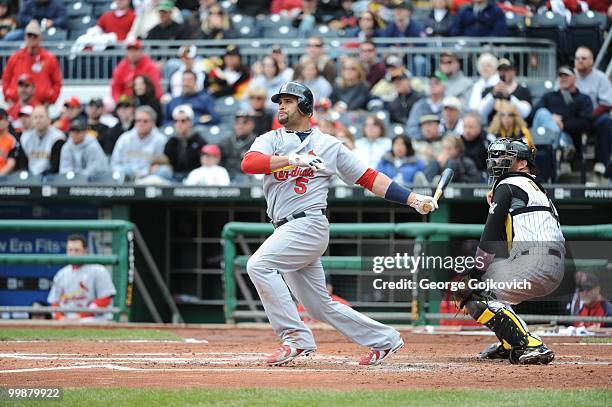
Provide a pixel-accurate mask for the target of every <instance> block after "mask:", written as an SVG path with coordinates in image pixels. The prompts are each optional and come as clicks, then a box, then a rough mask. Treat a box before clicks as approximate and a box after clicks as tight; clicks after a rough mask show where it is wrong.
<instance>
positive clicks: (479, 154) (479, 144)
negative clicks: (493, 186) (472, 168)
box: [461, 112, 487, 172]
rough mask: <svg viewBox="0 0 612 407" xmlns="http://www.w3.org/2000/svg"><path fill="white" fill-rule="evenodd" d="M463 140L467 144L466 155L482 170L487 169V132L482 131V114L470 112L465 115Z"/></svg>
mask: <svg viewBox="0 0 612 407" xmlns="http://www.w3.org/2000/svg"><path fill="white" fill-rule="evenodd" d="M461 140H462V141H463V145H464V146H465V152H464V153H465V156H466V157H469V158H471V159H472V161H474V163H475V164H476V167H477V168H478V170H479V171H480V172H484V171H486V170H487V144H486V140H487V138H486V134H485V133H484V132H483V131H482V124H481V121H480V115H478V114H477V113H475V112H468V113H466V114H465V116H463V135H461Z"/></svg>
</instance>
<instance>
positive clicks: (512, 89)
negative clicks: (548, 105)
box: [478, 59, 531, 121]
mask: <svg viewBox="0 0 612 407" xmlns="http://www.w3.org/2000/svg"><path fill="white" fill-rule="evenodd" d="M497 72H498V73H499V79H500V80H499V82H497V84H496V85H495V86H493V87H489V88H486V89H485V90H484V91H483V93H482V94H483V97H482V100H481V101H480V104H479V105H478V113H480V115H481V116H482V117H488V119H489V121H491V119H492V118H493V115H495V113H496V112H497V105H498V104H499V101H500V100H508V101H510V103H512V104H513V105H514V106H515V107H516V109H517V110H518V112H519V113H520V114H521V117H522V118H523V119H527V118H528V117H529V114H530V113H531V92H530V91H529V89H528V88H527V87H526V86H523V85H520V84H519V83H518V82H517V81H516V67H515V66H514V65H513V64H512V62H510V61H509V60H507V59H501V60H500V61H499V65H498V66H497Z"/></svg>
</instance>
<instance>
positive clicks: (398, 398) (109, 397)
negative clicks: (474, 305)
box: [11, 377, 612, 407]
mask: <svg viewBox="0 0 612 407" xmlns="http://www.w3.org/2000/svg"><path fill="white" fill-rule="evenodd" d="M449 379H452V378H451V377H449ZM169 380H171V379H170V378H169ZM500 384H501V382H500ZM611 401H612V391H610V390H394V391H384V392H383V391H353V392H340V391H332V390H284V389H227V390H216V389H215V390H212V389H184V390H148V389H117V388H111V389H68V390H66V391H65V393H64V397H63V399H62V401H61V405H62V406H79V407H80V406H98V405H99V406H104V407H108V406H109V405H111V406H147V407H150V406H156V407H157V406H184V405H190V406H194V405H201V406H223V407H226V406H248V407H257V406H262V407H272V406H305V407H309V406H347V407H348V406H350V407H353V406H359V407H361V406H382V407H393V406H416V405H418V406H453V407H454V406H458V405H459V406H470V407H471V406H481V405H482V406H512V407H516V406H522V405H532V406H555V407H561V406H580V405H588V406H609V405H610V403H611ZM38 403H39V402H19V403H14V404H13V403H11V405H15V406H19V405H37V404H38ZM42 403H45V405H49V404H48V402H45V401H42Z"/></svg>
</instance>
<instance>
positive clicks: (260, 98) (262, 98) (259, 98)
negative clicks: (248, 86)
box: [249, 96, 266, 100]
mask: <svg viewBox="0 0 612 407" xmlns="http://www.w3.org/2000/svg"><path fill="white" fill-rule="evenodd" d="M265 98H266V97H265V96H249V99H251V100H264V99H265Z"/></svg>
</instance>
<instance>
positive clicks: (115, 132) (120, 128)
mask: <svg viewBox="0 0 612 407" xmlns="http://www.w3.org/2000/svg"><path fill="white" fill-rule="evenodd" d="M135 108H136V105H135V103H134V99H133V98H132V97H131V96H127V95H121V97H120V98H119V102H118V103H117V106H116V108H115V114H116V115H117V118H118V119H119V121H118V122H117V124H115V126H113V127H112V128H111V129H110V131H109V132H108V136H107V137H103V138H98V141H99V142H100V145H101V146H102V149H103V150H104V152H105V153H106V155H107V156H110V155H111V154H113V149H114V148H115V144H116V143H117V140H118V139H119V137H120V136H121V135H122V134H123V133H126V132H128V131H130V130H132V128H134V113H135Z"/></svg>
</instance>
